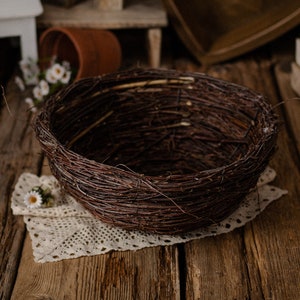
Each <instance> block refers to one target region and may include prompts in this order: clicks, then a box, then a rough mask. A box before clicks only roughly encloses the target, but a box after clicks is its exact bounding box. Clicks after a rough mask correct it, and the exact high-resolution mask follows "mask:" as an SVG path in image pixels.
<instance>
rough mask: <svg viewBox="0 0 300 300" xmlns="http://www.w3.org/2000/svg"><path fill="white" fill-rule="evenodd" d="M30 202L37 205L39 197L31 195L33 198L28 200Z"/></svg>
mask: <svg viewBox="0 0 300 300" xmlns="http://www.w3.org/2000/svg"><path fill="white" fill-rule="evenodd" d="M28 202H29V203H30V204H35V203H36V202H37V197H36V196H34V195H31V196H30V197H29V199H28Z"/></svg>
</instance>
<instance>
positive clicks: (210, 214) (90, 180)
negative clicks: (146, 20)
mask: <svg viewBox="0 0 300 300" xmlns="http://www.w3.org/2000/svg"><path fill="white" fill-rule="evenodd" d="M277 123H278V122H277V117H276V115H274V113H273V111H272V108H271V107H270V105H269V104H268V103H267V101H266V99H265V98H264V97H263V96H262V95H261V94H259V93H257V92H254V91H252V90H250V89H248V88H245V87H242V86H239V85H236V84H232V83H229V82H225V81H222V80H219V79H215V78H212V77H209V76H207V75H204V74H200V73H187V72H185V73H183V72H178V71H174V70H153V69H150V70H142V69H137V70H130V71H123V72H119V73H113V74H108V75H105V76H103V77H97V78H87V79H82V80H80V81H78V82H76V83H74V84H72V85H70V86H69V87H68V88H66V89H64V90H62V91H61V92H60V93H58V94H56V95H55V96H53V97H52V98H50V99H49V100H48V101H47V102H46V104H45V106H44V107H43V108H42V110H41V111H40V113H39V114H38V115H37V117H36V119H35V122H34V128H35V131H36V135H37V139H38V140H39V141H40V143H41V146H42V148H43V150H44V152H45V154H46V156H47V157H48V159H49V163H50V167H51V170H52V172H53V174H54V176H55V177H56V178H57V179H58V181H59V182H60V184H61V185H62V186H63V187H64V189H65V190H66V191H67V192H68V193H69V194H71V195H72V196H73V197H74V198H75V199H77V201H78V202H79V203H80V204H81V205H82V206H83V207H85V208H86V209H87V210H89V211H90V212H91V213H92V214H93V215H95V216H96V217H97V218H99V219H100V220H102V221H103V222H106V223H109V224H112V225H115V226H119V227H122V228H124V229H129V230H142V231H146V232H153V233H158V234H178V233H184V232H188V231H192V230H194V229H197V228H200V227H203V226H207V225H209V224H212V223H217V222H220V221H221V220H223V219H224V218H226V217H227V216H228V215H230V214H231V213H232V212H233V211H234V210H236V209H237V207H238V206H239V204H240V202H241V201H242V199H243V198H244V197H245V196H246V195H247V193H249V190H250V189H252V188H254V187H255V185H256V183H257V180H258V177H259V175H260V174H261V172H262V171H263V170H264V169H265V167H266V166H267V164H268V161H269V159H270V156H271V154H272V153H273V150H274V147H275V144H276V138H277V132H278V125H277Z"/></svg>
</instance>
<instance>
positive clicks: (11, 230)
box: [0, 80, 40, 299]
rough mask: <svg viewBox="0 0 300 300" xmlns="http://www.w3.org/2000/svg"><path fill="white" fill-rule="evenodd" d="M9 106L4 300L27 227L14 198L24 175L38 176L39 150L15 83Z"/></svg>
mask: <svg viewBox="0 0 300 300" xmlns="http://www.w3.org/2000/svg"><path fill="white" fill-rule="evenodd" d="M7 102H8V105H9V109H10V111H11V113H12V115H10V113H9V111H8V109H7V106H6V105H5V104H4V106H3V107H2V109H1V115H0V122H1V130H0V151H1V155H0V195H1V197H0V220H1V223H0V243H1V247H0V266H1V267H0V298H1V299H9V296H10V293H11V291H12V288H13V285H14V281H15V277H16V274H17V270H18V263H19V260H20V252H21V250H22V245H23V240H24V235H25V227H24V223H23V220H22V218H20V217H16V216H13V215H12V212H11V209H10V197H11V193H12V191H13V187H14V185H15V183H16V181H17V179H18V177H19V175H20V174H21V173H22V172H25V171H28V172H34V173H37V172H38V165H39V159H40V156H39V151H40V150H39V149H40V148H39V147H38V145H37V142H36V140H35V139H34V138H33V132H32V128H31V127H30V121H31V115H30V113H28V111H27V104H25V102H24V98H23V96H22V95H21V93H20V92H18V90H17V87H16V86H15V84H14V82H13V80H12V81H11V82H10V83H9V85H8V88H7Z"/></svg>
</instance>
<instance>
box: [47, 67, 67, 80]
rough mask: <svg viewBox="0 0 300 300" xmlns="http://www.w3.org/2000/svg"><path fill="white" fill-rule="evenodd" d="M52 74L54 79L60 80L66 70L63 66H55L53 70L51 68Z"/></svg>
mask: <svg viewBox="0 0 300 300" xmlns="http://www.w3.org/2000/svg"><path fill="white" fill-rule="evenodd" d="M50 70H51V72H52V76H53V77H54V78H56V79H57V80H60V79H61V78H62V77H63V75H64V73H65V72H66V69H65V68H64V67H63V66H61V65H60V64H57V63H56V64H54V65H53V66H52V67H51V68H50Z"/></svg>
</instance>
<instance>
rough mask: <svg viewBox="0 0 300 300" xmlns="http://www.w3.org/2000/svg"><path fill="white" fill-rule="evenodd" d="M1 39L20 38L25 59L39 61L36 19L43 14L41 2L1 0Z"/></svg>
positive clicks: (32, 0)
mask: <svg viewBox="0 0 300 300" xmlns="http://www.w3.org/2000/svg"><path fill="white" fill-rule="evenodd" d="M0 7H1V9H0V38H1V37H14V36H19V37H20V42H21V43H20V44H21V56H22V58H23V59H25V58H32V59H34V60H37V59H38V49H37V36H36V23H35V17H36V16H37V15H39V14H41V13H42V12H43V7H42V5H41V3H40V0H26V1H24V0H0Z"/></svg>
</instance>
